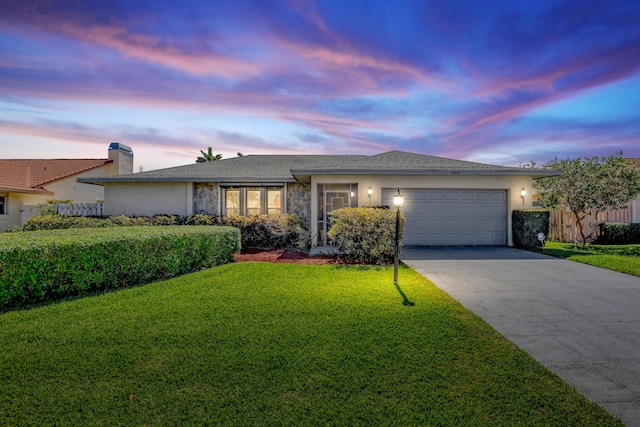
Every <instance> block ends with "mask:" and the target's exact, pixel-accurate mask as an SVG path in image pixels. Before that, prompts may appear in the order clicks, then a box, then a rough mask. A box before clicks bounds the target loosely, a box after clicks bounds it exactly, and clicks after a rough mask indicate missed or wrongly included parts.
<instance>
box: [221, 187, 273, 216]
mask: <svg viewBox="0 0 640 427" xmlns="http://www.w3.org/2000/svg"><path fill="white" fill-rule="evenodd" d="M223 190H224V197H223V200H224V203H225V205H224V206H223V208H222V212H223V215H227V216H230V215H246V216H253V215H263V214H268V215H274V214H279V213H281V212H282V196H283V188H282V187H240V188H236V187H229V188H224V189H223Z"/></svg>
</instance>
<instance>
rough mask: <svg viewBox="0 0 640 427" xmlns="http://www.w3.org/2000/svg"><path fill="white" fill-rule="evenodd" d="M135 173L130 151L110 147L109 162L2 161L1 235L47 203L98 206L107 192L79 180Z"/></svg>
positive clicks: (0, 166)
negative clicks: (37, 206) (39, 205)
mask: <svg viewBox="0 0 640 427" xmlns="http://www.w3.org/2000/svg"><path fill="white" fill-rule="evenodd" d="M132 172H133V152H132V151H131V148H130V147H128V146H126V145H124V144H120V143H117V142H114V143H111V145H110V146H109V151H108V158H106V159H0V232H3V231H5V229H6V227H7V226H8V225H14V224H15V225H21V224H22V223H23V221H24V220H26V219H27V218H28V217H29V216H33V215H34V214H35V206H36V205H38V204H41V203H45V202H46V201H47V200H48V199H59V200H60V199H61V200H73V201H74V202H76V203H96V202H101V201H103V200H104V188H103V187H100V186H96V185H90V184H83V183H79V182H77V180H78V179H79V178H88V177H95V176H113V175H118V174H131V173H132Z"/></svg>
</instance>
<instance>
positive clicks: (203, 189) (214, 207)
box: [193, 182, 220, 215]
mask: <svg viewBox="0 0 640 427" xmlns="http://www.w3.org/2000/svg"><path fill="white" fill-rule="evenodd" d="M193 213H194V214H209V215H219V214H220V212H218V184H217V183H215V182H194V183H193Z"/></svg>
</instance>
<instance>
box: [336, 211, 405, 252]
mask: <svg viewBox="0 0 640 427" xmlns="http://www.w3.org/2000/svg"><path fill="white" fill-rule="evenodd" d="M404 223H405V219H404V215H402V214H401V215H400V239H402V234H403V233H404ZM331 224H332V226H331V229H330V230H329V238H330V239H331V240H332V241H333V242H334V243H335V245H336V246H337V247H338V253H339V254H340V255H339V256H340V257H342V258H344V259H345V260H346V261H348V262H361V263H367V264H385V263H390V262H392V261H393V258H394V253H395V237H396V212H395V211H393V210H390V209H372V208H368V207H361V208H344V209H337V210H334V211H333V212H331Z"/></svg>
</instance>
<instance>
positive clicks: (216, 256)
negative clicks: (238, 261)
mask: <svg viewBox="0 0 640 427" xmlns="http://www.w3.org/2000/svg"><path fill="white" fill-rule="evenodd" d="M239 251H240V233H239V231H238V230H237V229H235V228H232V227H197V226H195V227H185V226H173V227H128V228H101V229H95V228H94V229H91V231H90V232H88V231H87V229H68V230H50V231H33V232H23V233H8V234H3V235H0V310H2V309H5V308H9V307H15V306H21V305H27V304H35V303H40V302H44V301H51V300H56V299H59V298H64V297H68V296H72V295H78V294H82V293H86V292H91V291H95V290H102V289H113V288H120V287H125V286H131V285H136V284H140V283H147V282H151V281H153V280H159V279H165V278H168V277H172V276H175V275H178V274H182V273H186V272H189V271H193V270H197V269H200V268H207V267H212V266H215V265H220V264H225V263H227V262H231V261H233V254H234V253H237V252H239Z"/></svg>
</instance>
